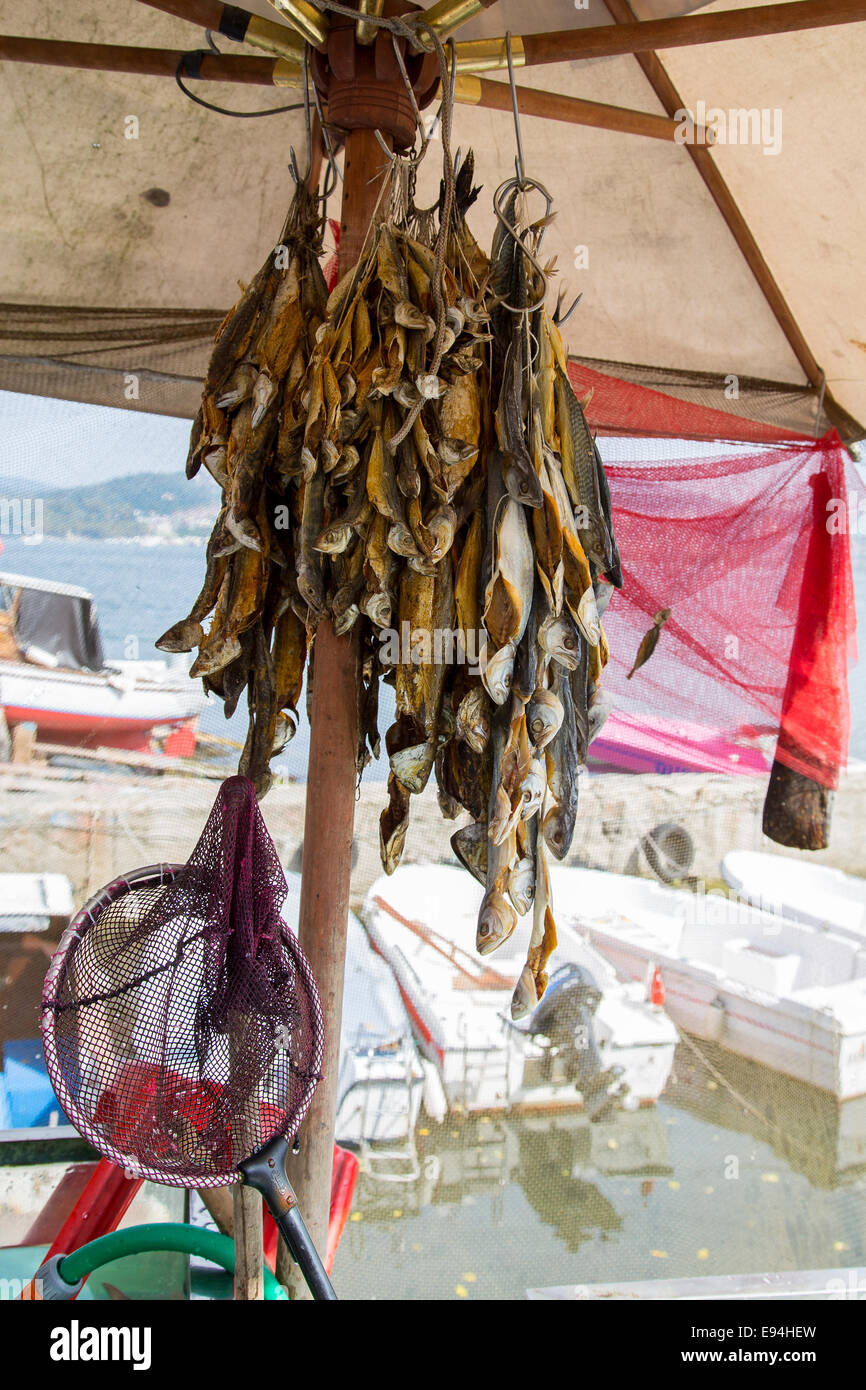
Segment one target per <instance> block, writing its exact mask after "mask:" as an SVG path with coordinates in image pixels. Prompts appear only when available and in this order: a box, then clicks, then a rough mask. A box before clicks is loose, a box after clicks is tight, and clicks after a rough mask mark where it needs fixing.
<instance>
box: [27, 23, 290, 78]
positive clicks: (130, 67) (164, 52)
mask: <svg viewBox="0 0 866 1390" xmlns="http://www.w3.org/2000/svg"><path fill="white" fill-rule="evenodd" d="M185 56H186V55H185V53H184V52H183V51H180V50H178V51H175V50H174V49H169V48H135V47H129V46H126V45H124V44H113V43H67V42H66V41H65V40H61V39H31V38H19V37H17V36H14V35H0V62H8V63H38V64H42V65H43V66H47V67H60V68H82V69H85V70H90V71H93V72H128V73H133V74H135V75H137V76H139V77H174V75H175V73H176V72H177V67H178V63H180V61H181V60H182V59H183V58H184V57H185ZM284 62H285V60H283V59H279V58H253V57H249V58H248V57H246V56H245V55H244V54H240V55H238V56H234V55H232V56H223V55H221V54H216V53H204V54H202V56H201V58H200V76H201V77H202V78H203V79H204V80H206V81H211V82H240V83H249V84H252V85H254V86H265V87H269V86H273V85H274V73H275V70H276V69H278V67H279V65H280V63H284ZM188 75H189V74H188Z"/></svg>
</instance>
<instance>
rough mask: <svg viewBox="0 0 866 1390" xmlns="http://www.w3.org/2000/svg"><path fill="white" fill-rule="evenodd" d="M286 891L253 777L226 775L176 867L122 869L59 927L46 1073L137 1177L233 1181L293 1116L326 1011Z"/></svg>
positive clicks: (93, 1134) (46, 1011)
mask: <svg viewBox="0 0 866 1390" xmlns="http://www.w3.org/2000/svg"><path fill="white" fill-rule="evenodd" d="M285 896H286V883H285V878H284V875H283V872H282V869H281V868H280V863H279V859H278V857H277V854H276V851H275V849H274V846H273V843H272V841H271V839H270V836H269V834H268V831H267V828H266V826H265V824H264V821H263V819H262V816H261V813H260V811H259V809H258V807H257V805H256V801H255V793H254V791H253V788H252V785H251V784H250V783H249V782H247V781H246V780H245V779H244V778H241V777H234V778H230V779H229V780H228V781H227V782H225V783H223V785H222V786H221V788H220V791H219V794H218V796H217V800H216V803H215V804H214V807H213V810H212V811H211V814H210V816H209V818H208V821H207V824H206V825H205V828H204V831H203V833H202V836H201V838H200V840H199V841H198V844H197V845H196V847H195V849H194V850H193V852H192V854H191V855H190V857H189V860H188V862H187V863H186V864H185V865H182V866H177V865H174V866H173V865H157V866H154V867H152V868H149V869H141V870H138V871H136V872H135V873H133V874H130V875H127V876H125V877H123V878H120V879H117V880H115V881H114V882H113V883H111V884H109V885H108V886H107V887H106V888H104V889H103V890H102V892H101V893H99V894H98V895H97V896H96V897H95V898H92V899H91V900H90V902H89V903H87V905H86V906H85V907H84V908H83V909H82V911H81V912H79V913H78V915H77V916H76V917H75V918H73V920H72V922H71V924H70V926H69V927H68V928H67V930H66V932H65V933H64V935H63V937H62V939H61V942H60V945H59V947H58V950H57V952H56V954H55V956H54V958H53V960H52V963H51V967H50V969H49V971H48V975H47V977H46V981H45V989H44V993H43V1001H42V1006H43V1019H42V1031H43V1044H44V1050H45V1058H46V1063H47V1066H48V1071H49V1074H50V1076H51V1080H52V1083H53V1085H54V1088H55V1091H56V1092H57V1095H58V1097H59V1098H60V1100H61V1104H62V1105H63V1109H64V1110H65V1112H66V1114H67V1115H68V1116H69V1118H70V1119H71V1120H72V1122H73V1123H74V1124H75V1126H76V1128H78V1129H79V1130H80V1132H81V1133H82V1134H83V1135H84V1136H85V1138H87V1139H88V1140H89V1141H90V1142H91V1143H92V1144H93V1145H94V1146H95V1147H96V1148H97V1149H99V1150H100V1152H102V1153H104V1154H106V1155H107V1156H108V1157H109V1158H111V1159H112V1160H113V1161H114V1162H115V1163H117V1164H119V1165H121V1166H123V1167H124V1168H126V1169H128V1170H130V1171H131V1172H132V1173H134V1174H135V1175H136V1176H143V1177H150V1178H152V1179H154V1180H155V1181H159V1182H163V1183H168V1184H170V1185H175V1186H189V1185H191V1184H193V1183H195V1184H197V1185H198V1186H200V1187H202V1186H204V1187H212V1186H217V1185H219V1184H221V1183H225V1182H232V1181H236V1180H237V1173H236V1171H235V1168H236V1165H237V1163H238V1162H240V1161H241V1160H243V1159H244V1158H246V1157H247V1156H248V1155H249V1154H250V1153H252V1152H254V1151H255V1150H257V1149H259V1148H261V1147H262V1146H263V1145H264V1144H266V1143H267V1142H268V1141H269V1140H270V1139H273V1138H275V1137H276V1136H277V1135H285V1136H291V1135H293V1134H294V1133H295V1132H296V1131H297V1129H298V1127H299V1126H300V1124H301V1121H302V1120H303V1118H304V1115H305V1114H306V1111H307V1108H308V1106H309V1104H310V1101H311V1099H312V1096H313V1092H314V1090H315V1088H316V1085H317V1083H318V1081H319V1080H320V1076H321V1065H322V1056H323V1046H324V1043H323V1020H322V1013H321V1008H320V1005H319V998H318V991H317V988H316V983H315V980H314V979H313V976H312V974H311V971H310V968H309V965H308V963H307V961H306V959H305V957H304V955H303V953H302V951H301V949H300V947H299V946H298V943H297V941H296V939H295V937H294V935H293V934H292V932H291V931H290V930H289V928H288V926H287V925H286V923H285V922H284V921H283V920H282V918H281V916H280V908H281V905H282V903H283V900H284V898H285Z"/></svg>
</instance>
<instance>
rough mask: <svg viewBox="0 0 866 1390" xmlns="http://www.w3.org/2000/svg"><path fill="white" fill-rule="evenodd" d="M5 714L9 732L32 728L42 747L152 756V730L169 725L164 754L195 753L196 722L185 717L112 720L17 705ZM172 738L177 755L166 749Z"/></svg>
mask: <svg viewBox="0 0 866 1390" xmlns="http://www.w3.org/2000/svg"><path fill="white" fill-rule="evenodd" d="M5 714H6V722H7V724H8V725H9V727H10V728H11V727H13V726H14V725H16V724H25V723H30V724H35V725H36V728H37V737H38V738H39V739H41V740H42V741H43V742H44V743H62V744H64V745H65V746H67V747H69V748H125V749H127V750H128V751H131V752H133V753H149V752H151V742H150V735H151V730H152V729H153V728H154V727H155V726H157V725H166V726H169V725H170V726H171V729H172V732H171V733H170V734H169V736H168V738H167V739H166V744H165V752H166V754H167V755H169V756H171V757H175V758H186V757H189V756H191V755H192V753H194V752H195V743H196V730H195V726H196V720H190V719H189V717H188V716H187V715H184V716H183V717H178V718H176V719H130V718H123V719H112V718H111V717H109V716H107V715H94V714H67V713H65V712H64V711H63V710H53V709H50V710H44V709H24V708H22V707H21V706H18V705H6V706H5ZM175 735H177V736H178V740H179V750H178V751H174V749H173V748H170V747H169V743H170V742H171V740H172V739H173V738H174V737H175ZM187 748H188V749H189V751H188V752H187V751H185V750H186V749H187ZM181 750H184V751H181Z"/></svg>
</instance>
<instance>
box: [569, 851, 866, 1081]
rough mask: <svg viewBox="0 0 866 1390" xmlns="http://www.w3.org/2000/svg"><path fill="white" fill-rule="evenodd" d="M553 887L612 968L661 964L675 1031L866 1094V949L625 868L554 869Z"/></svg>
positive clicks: (630, 971) (803, 1077)
mask: <svg viewBox="0 0 866 1390" xmlns="http://www.w3.org/2000/svg"><path fill="white" fill-rule="evenodd" d="M553 883H554V894H555V895H556V896H557V898H558V900H559V902H560V911H561V914H562V920H564V921H565V922H567V923H569V924H570V925H571V926H572V927H573V928H574V929H576V930H578V931H579V932H580V933H581V934H583V935H584V936H585V937H586V939H587V940H588V941H590V942H591V943H592V945H593V946H595V947H596V949H597V950H598V951H600V952H601V954H602V955H603V956H604V957H605V959H606V960H608V961H610V963H611V965H612V966H613V967H614V969H615V970H616V971H617V973H618V974H620V975H621V976H622V977H623V978H626V979H630V980H634V981H638V982H641V984H643V983H644V982H645V981H646V980H647V979H648V977H649V976H650V974H651V973H652V971H653V969H654V968H655V967H657V968H658V970H659V974H660V976H661V980H662V982H663V984H664V988H665V1007H666V1009H667V1012H668V1014H669V1015H670V1017H671V1018H672V1019H673V1021H674V1023H675V1024H676V1025H677V1027H678V1028H680V1029H682V1030H683V1031H684V1032H686V1033H690V1034H692V1035H693V1036H694V1037H696V1038H701V1039H704V1040H706V1041H708V1042H712V1043H717V1044H719V1045H720V1046H721V1047H723V1048H725V1049H726V1050H727V1051H729V1052H733V1053H736V1054H737V1055H738V1056H740V1057H745V1058H748V1059H750V1060H752V1061H755V1062H758V1063H760V1064H761V1065H762V1066H765V1067H769V1068H771V1069H772V1070H774V1071H779V1072H782V1073H784V1074H785V1075H787V1076H791V1077H793V1078H795V1079H796V1080H798V1081H803V1082H807V1083H808V1084H809V1085H812V1086H817V1087H819V1088H820V1089H821V1090H824V1091H828V1092H830V1093H831V1095H833V1096H835V1097H836V1098H837V1099H838V1100H848V1099H853V1098H854V1097H857V1096H862V1095H864V1094H866V946H862V945H861V944H860V943H859V942H857V941H855V940H853V939H851V938H845V937H842V936H840V935H836V934H833V933H831V932H826V931H823V932H821V931H816V930H815V929H814V928H810V927H808V926H806V925H805V924H799V923H796V922H792V921H789V920H787V919H785V918H783V917H780V916H771V915H769V914H766V913H761V912H758V911H757V910H755V909H752V908H749V907H747V906H746V905H744V904H737V903H734V902H730V901H728V900H725V899H719V900H718V902H716V901H715V900H714V901H713V902H712V904H711V902H710V899H709V897H708V898H707V899H706V900H705V901H702V900H701V899H700V898H698V897H696V896H695V895H693V894H690V893H683V892H681V891H677V890H673V889H669V888H661V887H659V886H658V885H656V884H649V883H645V882H644V881H643V880H640V879H634V878H628V877H624V876H622V875H616V874H606V873H598V872H594V871H592V870H582V869H559V870H557V871H555V872H554V874H553ZM602 905H604V908H605V910H604V911H602V910H601V909H602ZM711 907H712V909H713V911H716V910H717V909H718V911H719V920H715V918H714V917H713V916H712V914H711V911H710V909H711ZM683 943H685V944H683ZM705 950H706V951H709V950H714V951H715V952H716V954H717V956H718V960H716V961H714V960H712V959H709V960H708V959H707V956H706V954H705V953H704V952H705ZM806 967H808V970H809V972H810V975H811V978H810V980H808V981H807V983H806V984H805V986H798V985H797V983H796V982H797V980H798V979H799V978H800V975H801V972H803V971H804V970H806Z"/></svg>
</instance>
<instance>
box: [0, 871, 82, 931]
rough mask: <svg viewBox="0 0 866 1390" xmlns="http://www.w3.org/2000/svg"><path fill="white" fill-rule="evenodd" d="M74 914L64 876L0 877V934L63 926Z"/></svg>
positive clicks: (46, 929)
mask: <svg viewBox="0 0 866 1390" xmlns="http://www.w3.org/2000/svg"><path fill="white" fill-rule="evenodd" d="M74 911H75V903H74V900H73V897H72V884H71V883H70V882H69V879H68V878H67V877H66V874H38V873H37V874H0V932H40V931H48V929H49V927H51V926H52V924H53V925H56V926H64V927H65V926H66V923H67V922H68V920H69V918H70V917H71V916H72V914H73V912H74Z"/></svg>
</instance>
